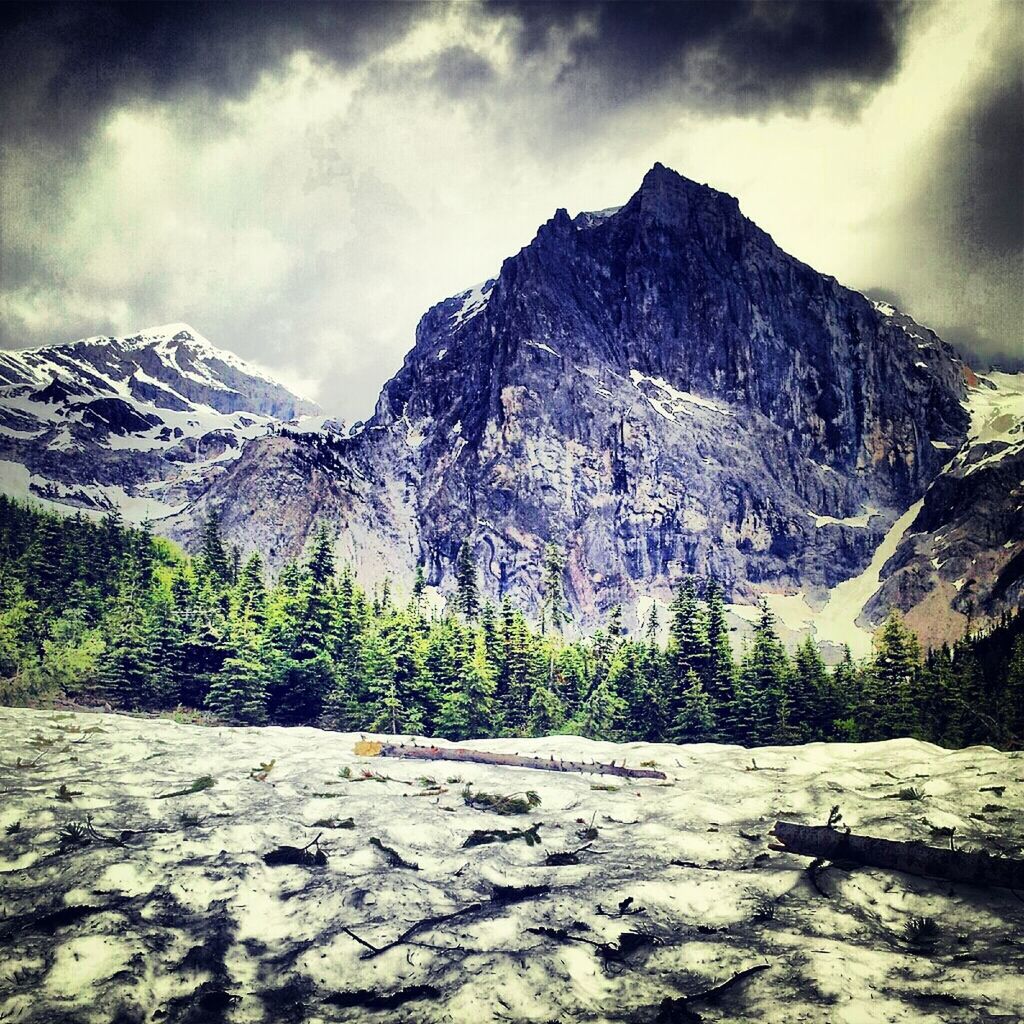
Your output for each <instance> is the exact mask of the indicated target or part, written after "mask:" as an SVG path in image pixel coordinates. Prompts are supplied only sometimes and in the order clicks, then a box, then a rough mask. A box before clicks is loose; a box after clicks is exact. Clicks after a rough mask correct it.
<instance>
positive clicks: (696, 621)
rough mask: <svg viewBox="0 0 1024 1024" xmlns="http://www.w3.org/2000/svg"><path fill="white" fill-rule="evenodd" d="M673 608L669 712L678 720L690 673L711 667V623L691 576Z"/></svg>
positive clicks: (672, 718) (678, 591)
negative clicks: (709, 646) (709, 661)
mask: <svg viewBox="0 0 1024 1024" xmlns="http://www.w3.org/2000/svg"><path fill="white" fill-rule="evenodd" d="M670 612H671V619H670V620H669V636H668V648H667V651H666V660H667V664H668V668H669V672H670V678H671V685H670V687H669V690H668V695H667V696H668V702H669V703H668V713H669V716H670V719H671V720H672V721H675V718H676V716H677V715H678V714H679V712H680V711H681V710H682V707H683V705H684V703H685V701H686V694H687V690H688V689H689V676H690V673H691V672H696V673H697V675H698V677H699V676H702V675H706V674H707V670H708V631H707V623H706V621H705V616H704V613H703V611H702V610H701V608H700V606H699V604H698V602H697V590H696V587H695V586H694V583H693V580H692V579H691V578H690V577H687V578H686V579H684V580H683V582H682V583H681V584H680V585H679V589H678V590H677V591H676V596H675V598H674V599H673V601H672V605H671V608H670Z"/></svg>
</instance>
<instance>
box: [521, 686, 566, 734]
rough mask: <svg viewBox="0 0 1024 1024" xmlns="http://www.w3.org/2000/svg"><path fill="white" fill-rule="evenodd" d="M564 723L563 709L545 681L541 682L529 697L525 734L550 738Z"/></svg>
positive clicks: (556, 695)
mask: <svg viewBox="0 0 1024 1024" xmlns="http://www.w3.org/2000/svg"><path fill="white" fill-rule="evenodd" d="M564 723H565V708H564V707H563V706H562V702H561V700H560V699H559V697H558V694H557V693H555V691H554V690H553V689H551V687H550V686H548V684H547V682H546V681H541V682H540V683H539V684H538V685H537V687H536V688H535V689H534V691H533V695H532V696H531V697H530V712H529V716H528V718H527V724H526V728H527V732H528V733H529V734H530V735H531V736H551V735H553V734H554V733H557V732H558V731H559V729H561V728H562V726H563V725H564Z"/></svg>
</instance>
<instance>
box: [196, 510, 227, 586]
mask: <svg viewBox="0 0 1024 1024" xmlns="http://www.w3.org/2000/svg"><path fill="white" fill-rule="evenodd" d="M202 558H203V561H204V563H205V564H206V568H207V571H208V572H210V573H212V574H213V575H214V576H215V577H216V578H217V580H218V581H219V582H220V583H222V584H226V583H229V582H230V578H231V572H230V568H229V565H228V555H227V552H226V551H225V550H224V541H223V539H222V538H221V530H220V513H219V512H217V511H216V510H212V511H211V512H210V513H209V515H207V517H206V522H205V523H204V524H203V546H202Z"/></svg>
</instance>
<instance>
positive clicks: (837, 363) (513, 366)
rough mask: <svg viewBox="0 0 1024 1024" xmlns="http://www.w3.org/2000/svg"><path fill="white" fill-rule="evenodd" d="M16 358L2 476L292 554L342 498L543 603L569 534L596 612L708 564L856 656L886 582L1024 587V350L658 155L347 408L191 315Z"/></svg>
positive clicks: (949, 611) (931, 599)
mask: <svg viewBox="0 0 1024 1024" xmlns="http://www.w3.org/2000/svg"><path fill="white" fill-rule="evenodd" d="M2 380H6V381H7V383H6V384H3V385H2V386H0V435H2V438H3V440H2V449H0V458H3V459H6V460H8V461H7V462H6V463H2V464H0V484H2V485H3V486H4V489H5V490H12V489H13V490H14V491H15V493H25V492H29V493H32V494H34V495H37V496H41V497H48V498H51V499H53V500H57V501H61V502H65V503H68V504H74V505H79V506H87V507H88V506H90V505H91V506H93V507H105V506H107V505H109V504H111V503H118V504H122V505H124V504H126V503H127V505H128V506H129V511H134V513H135V515H136V517H137V518H141V516H142V515H143V514H148V515H151V516H154V517H157V516H159V517H161V521H160V522H159V524H158V528H159V529H160V530H162V531H164V532H166V533H169V534H170V535H171V536H174V537H176V538H177V539H179V540H182V541H183V542H184V543H186V545H189V546H191V545H192V544H193V543H194V541H195V539H196V535H197V530H198V524H199V523H201V521H202V520H203V518H204V517H205V515H206V514H207V513H208V512H209V511H211V510H214V509H215V510H217V511H219V512H220V514H221V516H222V520H223V523H224V527H225V530H226V532H227V533H228V536H229V537H230V538H231V539H232V540H233V541H234V542H235V543H237V544H238V545H239V546H240V547H241V548H242V549H243V551H245V550H249V549H253V548H257V549H259V550H260V551H261V552H263V553H264V555H265V556H266V557H267V558H268V560H269V562H270V564H271V565H272V566H275V567H279V566H281V565H282V564H284V563H285V562H286V561H287V560H288V559H291V558H294V557H297V556H298V555H299V554H300V553H301V551H302V549H303V547H304V545H305V543H306V541H307V539H308V537H309V535H310V533H311V532H312V530H313V529H314V528H315V527H316V525H317V524H318V523H320V522H327V523H329V524H330V525H331V526H332V527H333V528H334V529H335V530H336V531H337V536H338V549H339V555H340V557H341V558H342V559H343V560H346V561H348V562H350V563H352V564H353V565H354V567H355V568H356V570H357V571H358V573H359V575H360V576H361V577H362V578H363V580H364V581H366V582H367V583H373V582H374V581H378V580H381V579H383V578H384V577H386V576H394V577H395V578H396V579H398V580H402V579H407V578H409V577H410V576H411V574H412V572H413V570H414V568H415V566H417V565H422V566H423V567H424V569H425V571H426V574H427V578H428V580H429V582H430V584H432V585H433V586H434V587H437V588H439V589H440V591H441V592H442V593H444V592H445V591H446V590H448V589H449V588H450V586H451V580H452V575H453V574H452V565H453V562H454V559H455V557H456V553H457V551H458V549H459V546H460V544H461V543H462V541H463V540H464V539H466V540H468V541H469V543H470V545H471V548H472V549H473V551H474V553H475V555H476V559H477V562H478V565H479V567H480V572H481V585H482V588H483V590H484V591H485V592H486V594H487V595H489V596H490V597H492V598H495V599H500V598H502V597H505V596H510V597H512V598H513V599H514V600H516V601H517V602H518V603H520V604H521V605H523V606H524V607H525V608H527V609H528V610H531V611H534V612H536V611H537V610H538V608H539V605H540V602H541V597H542V595H541V593H540V590H539V580H540V577H541V572H540V566H541V561H542V558H543V551H544V548H545V545H546V544H547V543H549V542H552V541H553V542H554V543H556V544H557V545H558V546H559V547H561V548H562V549H563V550H564V552H565V556H566V566H567V569H566V583H567V589H568V597H569V600H570V602H571V605H572V609H573V613H574V616H575V621H576V624H577V625H578V626H582V627H586V626H589V625H592V624H593V623H594V622H596V621H597V620H598V619H599V618H600V617H601V616H602V615H603V614H606V613H607V612H608V611H609V610H610V609H611V607H613V606H614V605H616V604H621V605H622V606H623V608H624V610H625V611H626V614H627V618H630V619H631V620H632V621H634V622H636V621H638V620H639V619H640V618H642V617H643V616H644V615H645V614H646V612H647V609H649V608H650V607H651V606H652V604H654V605H659V604H667V602H668V601H669V600H670V598H671V594H672V591H673V589H674V587H675V586H676V584H677V583H678V581H679V580H680V579H681V578H682V577H683V576H684V575H685V574H688V573H694V574H698V575H703V574H708V573H713V574H715V575H716V576H717V577H718V578H719V579H720V580H721V581H722V583H723V585H724V586H725V588H726V591H727V593H728V596H729V599H730V600H731V602H733V604H734V609H733V611H734V613H735V615H736V616H737V621H739V622H742V620H744V619H746V620H750V619H751V618H752V617H753V616H754V615H755V614H756V603H757V602H758V601H759V600H760V599H762V598H763V599H765V600H766V601H768V603H769V605H770V607H771V608H772V609H773V611H774V612H775V613H776V615H777V617H778V619H779V621H780V625H781V626H782V627H783V628H784V630H788V635H790V636H791V637H796V636H799V635H802V634H804V633H806V632H808V631H811V630H813V631H814V632H815V633H816V634H817V636H818V637H819V639H820V640H822V641H823V642H825V643H826V644H831V645H832V646H833V647H834V648H835V649H838V645H840V644H841V643H843V642H849V643H851V645H852V646H853V648H854V651H855V653H865V652H866V651H867V650H868V649H869V647H870V640H871V632H870V631H871V628H872V627H873V626H874V625H875V624H877V622H878V621H879V620H880V619H881V617H882V616H884V614H885V613H886V611H887V609H888V608H889V607H892V606H896V607H899V608H901V609H902V610H903V611H905V612H906V613H907V615H908V618H909V619H910V621H911V622H912V624H913V625H914V626H915V628H917V629H918V630H919V632H920V633H921V634H922V635H923V636H924V637H925V638H926V639H928V640H941V639H946V638H950V637H953V636H956V635H959V633H960V632H962V630H963V628H964V627H965V625H966V623H967V621H968V620H969V619H974V620H975V621H979V620H981V619H990V618H992V617H994V616H996V615H998V614H999V612H1000V611H1001V610H1003V609H1004V608H1006V607H1009V606H1013V605H1015V604H1016V603H1019V601H1020V600H1021V591H1022V586H1024V561H1022V560H1024V522H1022V516H1021V507H1022V499H1021V492H1020V488H1021V484H1020V481H1021V480H1022V479H1024V472H1022V470H1024V434H1022V423H1024V397H1022V395H1024V377H1012V376H1010V375H1000V374H991V375H989V376H988V377H983V378H980V377H977V376H976V375H975V374H974V373H973V372H972V371H971V370H970V368H969V367H967V366H966V365H965V364H964V362H963V361H962V360H961V359H960V358H959V357H958V355H957V354H956V352H955V351H954V350H953V349H952V348H951V347H950V346H949V345H947V344H946V343H944V342H943V341H942V340H941V339H940V338H939V337H937V336H936V335H935V334H934V333H933V332H932V331H930V330H928V329H927V328H925V327H923V326H921V325H919V324H917V323H916V322H915V321H914V320H913V319H912V318H910V317H909V316H907V315H906V314H904V313H902V312H900V311H898V310H896V309H895V308H893V307H892V306H890V305H888V304H886V303H881V302H871V301H869V300H868V299H867V298H865V297H864V296H863V295H861V294H860V293H859V292H856V291H852V290H850V289H848V288H845V287H843V286H842V285H841V284H839V282H837V281H836V280H835V279H834V278H832V277H829V276H826V275H823V274H819V273H818V272H816V271H815V270H813V269H812V268H811V267H808V266H807V265H805V264H803V263H801V262H800V261H798V260H796V259H794V258H793V257H791V256H789V255H788V254H786V253H785V252H783V251H782V250H781V249H780V248H779V247H778V246H777V245H776V244H775V243H774V242H773V240H772V239H771V237H770V236H769V235H768V234H766V233H765V232H764V231H762V230H761V229H760V228H758V227H757V226H756V225H755V224H753V223H752V222H751V221H750V220H748V219H747V218H746V217H744V216H743V214H742V213H741V211H740V208H739V204H738V202H737V201H736V199H734V198H733V197H732V196H729V195H726V194H724V193H721V192H718V191H716V190H714V189H712V188H710V187H707V186H704V185H699V184H697V183H695V182H693V181H690V180H688V179H686V178H684V177H682V176H680V175H678V174H676V173H675V172H673V171H671V170H669V169H667V168H665V167H663V166H661V165H660V164H656V165H655V166H654V167H653V168H652V169H651V170H650V171H649V172H648V174H647V175H646V176H645V177H644V180H643V182H642V184H641V186H640V188H639V189H638V191H637V192H636V194H635V195H633V196H632V197H631V198H630V199H629V200H628V202H626V203H625V205H623V206H621V207H616V208H613V209H608V210H603V211H600V212H598V213H583V214H580V215H578V216H577V217H575V218H573V217H570V216H569V214H568V213H567V212H566V211H565V210H559V211H557V212H556V213H555V215H554V216H553V217H552V218H551V220H549V221H548V222H547V223H546V224H544V225H542V226H541V228H540V229H539V230H538V232H537V235H536V237H535V238H534V239H533V241H532V242H531V243H530V244H529V245H527V246H526V247H524V248H523V249H522V250H521V251H520V252H519V253H517V254H516V255H514V256H512V257H510V258H509V259H507V260H506V261H505V262H504V263H503V265H502V266H501V268H500V271H499V272H498V273H497V274H496V275H495V276H494V277H493V278H492V279H490V280H488V281H486V282H484V283H482V284H480V285H477V286H475V287H474V288H471V289H468V290H467V291H465V292H462V293H461V294H459V295H456V296H453V297H452V298H449V299H446V300H444V301H443V302H440V303H438V304H437V305H435V306H434V307H433V308H432V309H430V310H429V311H428V312H427V313H426V314H425V315H424V317H423V318H422V320H421V321H420V324H419V326H418V328H417V331H416V339H415V344H414V346H413V348H412V349H411V351H410V352H409V353H408V354H407V356H406V358H405V360H404V363H403V365H402V367H401V368H400V369H399V371H398V373H396V374H395V376H394V377H393V378H392V379H391V380H390V381H388V382H387V384H386V385H385V386H384V388H383V390H382V392H381V395H380V397H379V399H378V402H377V405H376V409H375V411H374V413H373V415H372V416H371V417H370V419H369V420H368V421H367V422H365V423H360V424H356V425H355V427H353V428H352V429H351V430H350V431H348V432H347V433H345V432H344V431H343V430H342V428H341V427H340V426H335V427H334V429H329V430H328V429H310V426H311V425H312V426H313V427H315V426H316V425H317V423H318V422H319V421H310V420H309V418H308V417H309V415H310V414H312V413H313V412H314V411H315V410H314V409H313V407H312V406H310V405H309V404H308V403H303V402H302V401H301V400H299V399H297V398H296V397H295V396H294V395H291V394H290V393H289V392H287V391H286V389H284V388H283V387H281V386H280V385H278V384H275V383H274V382H273V381H270V380H268V379H267V378H266V377H265V376H264V375H262V374H261V373H259V372H258V371H256V370H253V369H252V368H250V367H246V366H245V364H242V363H240V362H239V361H238V360H236V359H235V358H234V357H233V356H230V355H229V354H228V353H224V352H218V351H217V350H216V349H214V348H213V347H212V346H211V345H210V344H209V343H208V342H206V341H205V340H204V339H202V338H200V337H199V336H198V335H197V334H196V333H195V332H193V331H191V330H190V329H189V328H186V327H184V326H183V325H173V326H172V327H170V328H161V329H157V330H154V331H151V332H147V333H146V334H144V335H138V336H136V337H134V338H128V339H112V338H103V339H90V340H88V341H84V342H79V343H77V344H76V345H73V346H68V347H66V348H53V349H46V350H40V351H37V352H32V353H8V354H5V355H2V356H0V381H2ZM288 421H291V422H290V423H289V422H288Z"/></svg>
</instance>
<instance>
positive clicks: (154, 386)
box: [0, 324, 319, 521]
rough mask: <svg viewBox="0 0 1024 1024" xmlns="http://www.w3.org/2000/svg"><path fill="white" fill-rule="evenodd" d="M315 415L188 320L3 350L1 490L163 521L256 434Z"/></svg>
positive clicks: (0, 365) (303, 402)
mask: <svg viewBox="0 0 1024 1024" xmlns="http://www.w3.org/2000/svg"><path fill="white" fill-rule="evenodd" d="M317 412H318V410H317V408H316V406H315V405H314V404H313V403H311V402H308V401H306V400H304V399H301V398H298V397H296V396H295V395H293V394H292V393H291V392H289V391H288V390H287V389H286V388H285V387H283V386H282V385H281V384H279V383H277V382H276V381H274V380H272V379H271V378H270V377H268V376H267V375H266V374H264V373H263V372H262V371H260V370H258V369H256V368H255V367H252V366H249V365H248V364H246V363H244V362H242V360H240V359H238V357H237V356H235V355H233V354H231V353H230V352H224V351H222V350H220V349H217V348H214V346H213V345H211V344H210V343H209V342H208V341H207V340H206V339H205V338H203V337H202V336H201V335H200V334H198V333H196V332H195V331H193V330H192V329H191V328H190V327H188V326H186V325H185V324H169V325H167V326H164V327H156V328H153V329H151V330H148V331H144V332H143V333H141V334H136V335H133V336H131V337H127V338H112V337H96V338H87V339H84V340H82V341H78V342H75V343H73V344H71V345H65V346H53V347H49V348H42V349H33V350H27V351H14V352H0V488H2V490H3V491H4V492H6V493H9V494H10V493H13V494H17V495H21V496H25V497H28V496H31V497H33V498H37V499H40V500H43V501H45V502H49V503H54V504H56V505H60V506H67V507H69V508H80V509H85V510H89V511H103V510H106V509H109V508H111V507H113V506H115V505H116V506H118V507H120V508H121V509H122V511H123V512H124V513H125V515H126V516H127V517H128V518H131V519H134V520H137V521H138V520H142V519H145V518H152V519H159V518H162V517H165V516H167V515H170V514H172V513H174V512H179V511H181V510H182V509H184V508H186V507H187V506H188V504H189V502H190V501H191V499H192V498H193V497H195V496H196V495H197V494H199V493H200V492H201V491H203V490H204V489H205V488H206V487H208V486H209V484H210V483H211V481H212V480H213V479H214V478H215V477H216V475H217V474H218V473H221V472H223V470H224V467H225V466H226V465H227V464H228V463H230V462H231V461H232V460H233V459H235V458H237V457H238V456H239V454H240V453H241V451H242V448H243V447H244V446H245V444H246V443H247V442H249V441H251V440H252V439H253V438H256V437H260V436H263V435H264V434H267V433H269V432H271V431H273V430H276V429H278V428H279V427H280V425H281V424H282V422H284V421H297V420H298V419H299V418H302V417H307V416H311V415H313V414H316V413H317ZM318 422H319V421H318Z"/></svg>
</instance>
